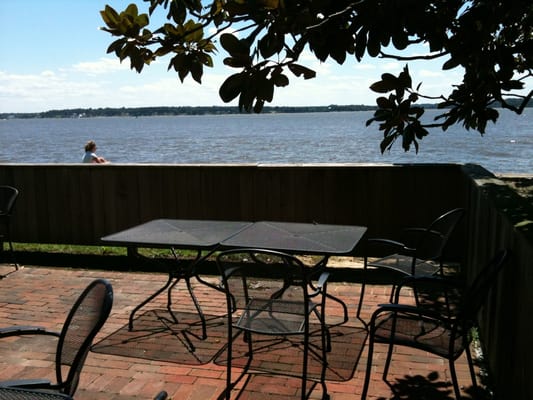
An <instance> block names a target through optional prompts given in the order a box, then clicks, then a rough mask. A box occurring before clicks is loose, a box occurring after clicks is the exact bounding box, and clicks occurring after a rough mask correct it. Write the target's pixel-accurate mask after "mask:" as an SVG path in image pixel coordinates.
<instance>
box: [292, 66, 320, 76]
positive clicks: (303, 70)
mask: <svg viewBox="0 0 533 400" xmlns="http://www.w3.org/2000/svg"><path fill="white" fill-rule="evenodd" d="M288 67H289V70H290V71H291V72H292V73H293V74H294V75H296V76H301V75H303V76H304V79H312V78H314V77H315V76H316V72H315V71H313V70H312V69H309V68H307V67H304V66H303V65H299V64H289V65H288Z"/></svg>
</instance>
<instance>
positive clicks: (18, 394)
mask: <svg viewBox="0 0 533 400" xmlns="http://www.w3.org/2000/svg"><path fill="white" fill-rule="evenodd" d="M61 399H63V400H65V399H67V400H68V399H70V400H72V397H70V396H68V395H66V394H62V393H52V392H46V391H42V390H35V389H26V388H18V387H17V388H15V387H2V386H0V400H61Z"/></svg>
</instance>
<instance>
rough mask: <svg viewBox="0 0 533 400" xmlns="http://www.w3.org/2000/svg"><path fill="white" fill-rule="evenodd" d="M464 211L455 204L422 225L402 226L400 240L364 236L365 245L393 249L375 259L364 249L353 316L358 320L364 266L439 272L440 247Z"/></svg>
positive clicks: (406, 273) (422, 273) (427, 273)
mask: <svg viewBox="0 0 533 400" xmlns="http://www.w3.org/2000/svg"><path fill="white" fill-rule="evenodd" d="M464 213H465V210H464V209H463V208H455V209H453V210H450V211H448V212H446V213H445V214H443V215H441V216H440V217H438V218H437V219H436V220H434V221H433V222H432V223H431V224H430V225H429V226H428V227H426V228H406V229H404V235H405V239H406V240H405V241H404V242H398V241H395V240H390V239H380V238H370V239H367V246H368V247H370V246H374V245H378V246H384V247H386V248H392V249H394V253H393V254H390V255H387V256H385V257H382V258H379V259H377V260H369V258H368V252H369V250H368V249H367V250H366V252H365V257H364V270H363V280H362V284H361V293H360V295H359V304H358V305H357V314H356V316H357V318H358V319H359V320H361V321H362V319H361V317H360V314H361V308H362V306H363V300H364V296H365V287H366V281H367V279H368V267H374V268H383V269H388V270H392V271H394V272H395V273H397V274H399V275H400V276H403V277H405V276H431V275H435V274H437V273H440V274H441V275H443V252H444V249H445V247H446V244H447V243H448V240H449V238H450V237H451V235H452V233H453V231H454V230H455V227H456V226H457V224H458V223H459V221H460V220H461V218H462V217H463V215H464ZM395 282H397V280H396V281H392V282H391V283H392V290H391V294H390V301H392V299H393V297H394V290H395V287H396V285H395ZM363 322H364V321H363ZM365 324H366V323H365Z"/></svg>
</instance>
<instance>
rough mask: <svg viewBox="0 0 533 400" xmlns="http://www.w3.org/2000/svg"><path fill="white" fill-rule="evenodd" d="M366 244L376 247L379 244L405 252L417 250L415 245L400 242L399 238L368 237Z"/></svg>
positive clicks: (409, 252)
mask: <svg viewBox="0 0 533 400" xmlns="http://www.w3.org/2000/svg"><path fill="white" fill-rule="evenodd" d="M366 244H367V246H368V245H372V246H373V247H376V246H377V245H379V247H382V248H392V249H393V251H394V252H402V253H405V254H412V253H414V252H415V251H416V249H415V248H414V247H410V246H408V245H406V244H405V243H403V242H400V241H398V240H392V239H384V238H368V239H367V240H366ZM367 253H368V252H367Z"/></svg>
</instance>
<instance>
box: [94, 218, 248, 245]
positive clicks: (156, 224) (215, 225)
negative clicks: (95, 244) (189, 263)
mask: <svg viewBox="0 0 533 400" xmlns="http://www.w3.org/2000/svg"><path fill="white" fill-rule="evenodd" d="M248 225H250V223H249V222H241V221H208V220H180V219H156V220H153V221H149V222H146V223H144V224H141V225H137V226H135V227H133V228H130V229H126V230H124V231H121V232H118V233H114V234H112V235H108V236H104V237H103V238H102V241H104V242H107V243H110V244H115V245H135V246H139V247H142V246H147V247H175V248H185V249H208V248H212V247H215V246H216V245H218V244H219V243H220V242H221V241H222V240H224V239H226V238H229V237H231V236H232V235H234V234H235V233H237V232H239V231H241V230H242V229H243V228H245V227H247V226H248Z"/></svg>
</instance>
